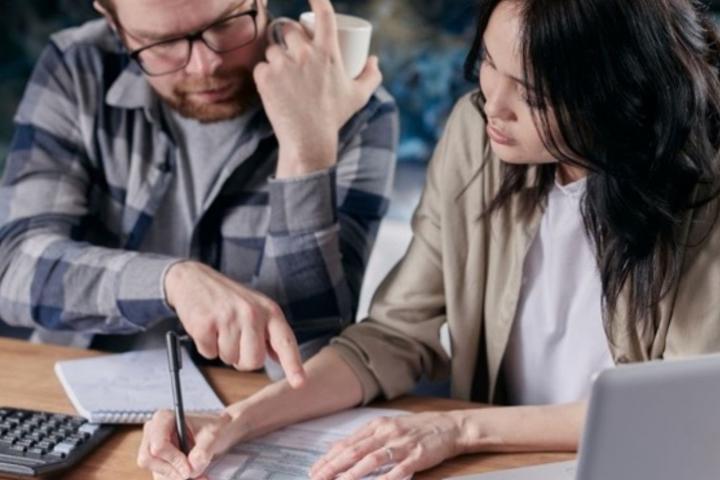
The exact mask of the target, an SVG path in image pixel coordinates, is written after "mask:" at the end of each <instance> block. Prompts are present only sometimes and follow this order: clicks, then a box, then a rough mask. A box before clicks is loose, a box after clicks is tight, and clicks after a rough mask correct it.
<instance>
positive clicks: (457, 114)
mask: <svg viewBox="0 0 720 480" xmlns="http://www.w3.org/2000/svg"><path fill="white" fill-rule="evenodd" d="M499 167H500V161H499V160H498V159H497V158H496V157H495V156H494V155H493V154H492V152H491V150H490V148H489V143H488V141H487V139H486V135H485V125H484V122H483V119H482V117H481V116H480V114H479V112H478V111H477V109H476V108H475V106H474V105H473V103H472V101H471V99H470V96H466V97H464V98H462V99H461V100H460V101H459V102H458V104H457V105H456V107H455V109H454V111H453V113H452V115H451V117H450V119H449V120H448V124H447V127H446V130H445V133H444V135H443V138H442V139H441V141H440V143H439V144H438V146H437V149H436V151H435V155H434V157H433V159H432V161H431V163H430V166H429V169H428V174H427V182H426V186H425V190H424V193H423V196H422V199H421V201H420V205H419V206H418V208H417V210H416V212H415V215H414V217H413V221H412V227H413V240H412V242H411V244H410V246H409V248H408V251H407V253H406V255H405V257H404V258H403V260H402V261H401V262H400V263H399V264H398V265H397V266H396V267H395V268H394V269H393V270H392V271H391V273H390V274H389V275H388V277H387V278H386V279H385V280H384V282H383V283H382V284H381V286H380V288H379V289H378V291H377V292H376V294H375V297H374V299H373V303H372V307H371V309H370V314H369V318H368V319H366V320H365V321H363V322H362V323H359V324H357V325H353V326H351V327H349V328H348V329H346V330H345V331H344V332H343V333H342V335H341V336H340V337H338V338H336V339H334V340H333V342H332V344H331V346H330V347H329V348H333V349H335V350H336V351H337V352H338V353H339V354H340V355H341V356H342V357H343V358H344V359H345V360H346V361H347V362H348V364H349V365H350V366H351V367H352V369H353V370H354V371H355V373H356V374H357V375H358V377H359V378H360V379H361V382H362V385H363V391H364V400H365V402H369V401H371V400H372V399H373V398H375V397H377V396H378V395H379V394H382V395H384V396H385V397H387V398H393V397H396V396H398V395H401V394H403V393H406V392H408V391H409V390H411V389H412V388H413V386H414V385H415V382H416V381H417V380H418V379H419V378H420V377H421V376H422V375H423V374H425V375H428V376H429V377H430V378H433V379H438V378H443V377H447V375H450V378H451V384H452V396H453V397H454V398H458V399H462V400H475V401H482V402H492V401H497V400H499V399H501V396H499V397H496V393H498V388H497V386H498V380H499V376H500V375H501V368H500V366H501V363H502V360H503V356H504V354H505V350H506V347H507V344H508V339H509V336H510V331H511V329H512V325H513V321H514V319H515V311H516V308H517V305H518V300H519V297H520V288H521V282H522V270H523V263H524V260H525V256H526V254H527V252H528V250H529V247H530V244H531V242H532V240H533V238H534V236H535V234H536V232H537V230H538V227H539V222H540V219H541V217H542V209H541V208H538V209H537V211H536V213H535V214H534V215H533V217H532V218H531V219H529V220H528V219H527V218H525V219H521V218H520V214H519V205H518V203H517V202H516V203H514V204H512V205H511V206H510V207H509V208H504V209H503V210H502V211H499V212H497V213H495V214H493V215H492V216H490V217H489V218H487V217H483V216H482V215H481V213H482V212H483V211H484V209H485V207H486V206H487V205H488V203H489V201H490V200H491V199H492V198H494V196H495V194H496V192H497V189H498V187H499V185H500V180H501V178H500V173H501V172H500V168H499ZM705 217H709V215H707V214H706V215H705ZM686 223H687V225H686V227H685V228H684V231H683V233H682V239H681V241H682V243H681V244H683V245H687V244H691V245H692V244H694V245H695V246H692V247H686V248H685V255H684V260H683V274H682V277H681V281H680V282H679V284H677V285H674V286H673V287H672V288H671V290H670V292H669V293H668V295H667V296H666V297H665V299H664V300H663V302H662V304H661V319H660V322H659V323H658V325H655V326H653V327H649V328H645V329H643V328H642V326H640V325H639V324H638V323H636V322H633V320H632V319H631V318H627V315H626V314H625V313H623V312H626V311H627V308H626V305H627V301H626V298H627V295H624V296H622V297H621V299H620V301H619V305H618V309H617V310H618V313H617V314H616V315H615V316H614V318H608V315H607V313H606V315H605V331H606V334H607V335H606V336H607V340H608V345H609V347H610V351H611V353H612V356H613V359H614V361H615V362H616V363H626V362H640V361H646V360H650V359H656V358H668V357H675V356H682V355H689V354H699V353H705V352H714V351H718V350H720V228H718V227H713V228H712V230H710V232H709V235H708V234H707V233H708V229H707V225H708V223H707V222H706V219H705V218H701V215H700V214H695V215H694V218H692V219H689V220H688V222H686ZM690 225H692V227H693V228H692V232H696V231H698V232H700V231H702V232H703V233H704V234H705V235H703V238H702V239H694V238H693V237H691V236H690V233H691V230H690ZM703 226H705V228H702V227H703ZM694 236H698V237H699V235H694ZM568 253H569V254H571V252H568ZM446 322H447V324H448V326H449V331H450V338H451V349H452V353H451V357H450V358H449V357H448V356H447V354H446V353H445V351H444V349H443V347H442V345H441V343H440V333H439V332H440V328H441V327H442V325H443V324H444V323H446Z"/></svg>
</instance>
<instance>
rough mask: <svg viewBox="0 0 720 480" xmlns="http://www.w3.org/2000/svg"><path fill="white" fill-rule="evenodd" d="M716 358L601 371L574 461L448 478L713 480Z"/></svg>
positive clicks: (716, 467)
mask: <svg viewBox="0 0 720 480" xmlns="http://www.w3.org/2000/svg"><path fill="white" fill-rule="evenodd" d="M718 478H720V355H717V354H714V355H707V356H702V357H693V358H689V359H683V360H666V361H654V362H648V363H642V364H633V365H626V366H619V367H617V368H613V369H610V370H605V371H603V372H602V373H600V375H598V377H597V378H596V379H595V382H593V387H592V393H591V395H590V405H589V407H588V413H587V418H586V420H585V429H584V434H583V438H582V440H581V442H580V449H579V454H578V460H577V461H572V462H560V463H551V464H545V465H539V466H533V467H525V468H517V469H512V470H504V471H497V472H492V473H485V474H477V475H466V476H462V477H453V479H452V480H611V479H612V480H680V479H687V480H717V479H718Z"/></svg>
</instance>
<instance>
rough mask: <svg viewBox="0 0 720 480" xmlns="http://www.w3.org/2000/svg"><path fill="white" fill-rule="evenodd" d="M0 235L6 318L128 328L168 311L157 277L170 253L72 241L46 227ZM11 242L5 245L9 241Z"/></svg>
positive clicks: (93, 329)
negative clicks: (9, 236) (0, 239)
mask: <svg viewBox="0 0 720 480" xmlns="http://www.w3.org/2000/svg"><path fill="white" fill-rule="evenodd" d="M23 237H24V238H22V240H17V239H15V240H14V239H4V242H3V244H2V245H0V254H2V255H3V256H4V258H10V259H12V260H10V261H9V262H8V263H7V264H6V265H5V267H4V268H3V275H2V278H0V300H2V301H1V302H0V308H1V310H0V316H2V318H3V319H4V320H5V321H7V322H8V323H10V324H14V325H22V326H34V325H35V324H39V325H41V326H43V327H45V328H48V329H51V330H53V329H63V330H74V331H84V332H87V333H117V334H124V333H135V332H139V331H142V330H143V329H144V328H146V327H147V326H149V325H150V324H152V323H153V322H154V321H156V320H161V319H162V318H166V317H169V316H172V315H173V312H172V310H171V309H170V308H169V307H168V305H167V304H166V302H165V298H164V293H163V288H162V277H163V275H164V272H165V270H166V269H167V268H168V267H169V265H171V264H173V263H174V262H175V261H177V260H175V259H172V258H169V257H162V256H157V255H143V254H138V253H136V252H128V251H123V250H115V249H109V248H103V247H96V246H92V245H88V244H87V243H81V242H75V241H73V240H70V239H68V238H66V237H65V236H63V235H60V234H56V233H50V232H43V231H38V232H25V233H24V234H23ZM9 245H13V247H9Z"/></svg>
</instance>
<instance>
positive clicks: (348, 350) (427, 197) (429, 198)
mask: <svg viewBox="0 0 720 480" xmlns="http://www.w3.org/2000/svg"><path fill="white" fill-rule="evenodd" d="M460 108H461V107H456V109H455V111H454V112H453V114H452V115H451V116H450V119H449V120H448V124H447V127H446V129H445V132H444V134H443V137H442V138H441V140H440V142H439V144H438V146H437V148H436V150H435V154H434V155H433V158H432V160H431V162H430V165H429V167H428V174H427V181H426V185H425V189H424V191H423V195H422V197H421V200H420V204H419V206H418V208H417V209H416V211H415V214H414V215H413V219H412V229H413V239H412V242H411V243H410V246H409V247H408V251H407V252H406V254H405V256H404V257H403V259H402V260H401V261H400V262H399V263H398V265H397V266H395V268H394V269H393V270H392V271H391V272H390V274H389V275H388V276H387V277H386V278H385V280H384V281H383V283H382V284H381V285H380V287H379V288H378V290H377V292H376V293H375V296H374V297H373V302H372V306H371V308H370V313H369V318H367V319H365V320H364V321H362V322H361V323H358V324H355V325H352V326H351V327H349V328H347V329H346V330H345V331H344V332H343V333H342V334H341V335H340V336H339V337H337V338H336V339H334V340H333V341H332V342H331V345H330V347H328V348H332V349H334V350H335V351H336V352H337V353H338V354H339V355H340V356H341V357H342V358H343V359H344V360H345V361H346V362H347V363H348V364H349V365H350V367H351V368H352V369H353V371H354V372H355V374H356V375H357V376H358V378H359V379H360V381H361V383H362V387H363V401H364V403H369V402H370V401H372V400H373V399H374V398H375V397H377V396H378V395H379V394H382V395H383V396H384V397H385V398H388V399H390V398H394V397H397V396H399V395H402V394H404V393H406V392H408V391H409V390H411V389H412V388H413V386H414V385H415V383H416V382H417V381H418V379H419V378H420V377H421V376H422V375H426V376H428V377H429V378H431V379H438V378H443V377H446V376H447V375H448V374H449V371H450V359H449V357H448V355H447V353H446V352H445V350H444V348H443V346H442V344H441V342H440V329H441V327H442V326H443V324H444V323H445V321H446V308H445V307H446V299H445V285H444V278H443V245H442V238H443V235H442V229H443V216H442V208H443V207H442V206H443V205H444V204H446V203H447V202H446V201H445V199H444V197H445V196H446V195H449V192H448V191H447V189H446V188H445V183H444V179H447V176H446V175H445V171H446V168H448V165H450V162H452V159H451V158H447V157H448V154H447V152H448V145H449V144H450V142H451V139H452V138H453V131H454V130H456V129H460V126H461V125H460V124H461V122H462V118H461V117H462V116H461V115H460V112H459V109H460Z"/></svg>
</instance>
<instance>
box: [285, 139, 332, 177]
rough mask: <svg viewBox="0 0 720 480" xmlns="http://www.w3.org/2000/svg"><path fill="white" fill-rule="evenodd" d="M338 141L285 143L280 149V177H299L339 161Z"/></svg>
mask: <svg viewBox="0 0 720 480" xmlns="http://www.w3.org/2000/svg"><path fill="white" fill-rule="evenodd" d="M337 151H338V147H337V141H334V142H332V141H319V142H318V143H316V144H314V145H300V144H298V145H295V144H292V145H283V144H280V148H279V150H278V166H277V171H276V172H275V177H276V178H278V179H286V178H297V177H302V176H305V175H309V174H311V173H314V172H317V171H320V170H325V169H328V168H330V167H332V166H333V165H335V164H336V163H337Z"/></svg>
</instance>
